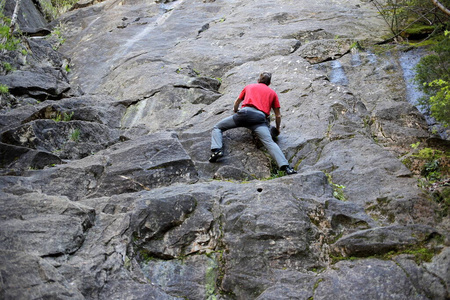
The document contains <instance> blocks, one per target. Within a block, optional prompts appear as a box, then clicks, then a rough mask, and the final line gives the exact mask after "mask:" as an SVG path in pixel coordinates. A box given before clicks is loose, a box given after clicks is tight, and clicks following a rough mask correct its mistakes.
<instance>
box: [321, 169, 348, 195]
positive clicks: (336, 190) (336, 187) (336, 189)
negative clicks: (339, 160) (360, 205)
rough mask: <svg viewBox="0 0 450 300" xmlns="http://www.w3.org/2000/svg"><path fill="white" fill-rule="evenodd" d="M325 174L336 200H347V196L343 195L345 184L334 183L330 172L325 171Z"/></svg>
mask: <svg viewBox="0 0 450 300" xmlns="http://www.w3.org/2000/svg"><path fill="white" fill-rule="evenodd" d="M325 175H326V176H327V179H328V183H329V184H330V185H331V187H332V188H333V197H334V198H336V199H338V200H341V201H347V198H345V195H344V189H345V186H344V185H340V184H336V183H334V182H333V180H332V177H331V174H329V173H325Z"/></svg>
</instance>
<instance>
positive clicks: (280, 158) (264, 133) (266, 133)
mask: <svg viewBox="0 0 450 300" xmlns="http://www.w3.org/2000/svg"><path fill="white" fill-rule="evenodd" d="M253 131H254V132H255V133H256V136H257V137H258V138H259V140H260V141H261V142H262V143H263V145H264V146H265V147H266V149H267V151H269V154H270V155H271V156H272V157H273V158H274V159H275V161H276V162H277V165H278V167H280V168H281V167H285V166H289V162H288V161H287V159H286V157H285V156H284V154H283V152H282V151H281V149H280V147H279V146H278V145H277V143H275V142H274V141H273V139H272V136H271V135H270V130H269V127H267V126H266V125H261V126H258V127H256V128H254V129H253Z"/></svg>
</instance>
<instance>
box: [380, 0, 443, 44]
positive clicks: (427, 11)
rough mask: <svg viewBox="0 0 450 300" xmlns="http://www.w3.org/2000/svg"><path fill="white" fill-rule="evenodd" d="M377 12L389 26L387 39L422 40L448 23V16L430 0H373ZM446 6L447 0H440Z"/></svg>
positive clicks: (438, 32)
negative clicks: (389, 34) (389, 33)
mask: <svg viewBox="0 0 450 300" xmlns="http://www.w3.org/2000/svg"><path fill="white" fill-rule="evenodd" d="M371 2H372V4H373V5H374V6H375V7H376V9H377V10H378V12H379V14H380V15H381V16H382V17H383V19H384V21H385V22H386V24H387V25H388V26H389V29H390V31H391V36H389V37H387V40H393V41H395V42H403V41H405V40H421V39H422V40H423V39H428V38H430V37H432V36H435V35H439V34H441V33H442V32H443V30H444V29H445V27H446V26H447V25H448V22H449V18H448V16H447V15H446V14H445V13H443V12H442V11H440V10H439V9H438V8H437V7H436V6H435V5H434V4H433V3H432V2H431V1H423V0H373V1H371ZM441 2H442V4H444V5H445V6H446V7H449V6H450V1H449V0H441Z"/></svg>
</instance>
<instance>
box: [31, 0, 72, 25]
mask: <svg viewBox="0 0 450 300" xmlns="http://www.w3.org/2000/svg"><path fill="white" fill-rule="evenodd" d="M77 2H78V0H39V4H40V5H41V7H42V9H43V11H44V14H45V17H46V18H47V19H48V20H49V21H53V20H55V19H56V18H57V17H59V16H60V15H62V14H63V13H65V12H66V11H68V10H69V9H70V8H71V7H72V6H73V5H74V4H75V3H77Z"/></svg>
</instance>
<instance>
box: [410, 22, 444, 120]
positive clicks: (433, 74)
mask: <svg viewBox="0 0 450 300" xmlns="http://www.w3.org/2000/svg"><path fill="white" fill-rule="evenodd" d="M431 50H432V51H433V52H434V53H433V54H431V55H427V56H425V57H422V59H421V60H420V62H419V63H418V64H417V66H416V76H415V82H416V83H417V84H418V87H419V89H420V90H421V91H422V92H424V94H425V95H426V96H425V97H423V98H422V99H421V100H420V106H422V107H423V108H425V109H429V111H430V114H431V116H432V117H434V118H435V119H436V120H437V121H438V122H440V123H442V125H443V126H445V127H447V126H449V125H450V33H449V31H446V32H445V38H444V39H442V40H441V41H440V42H439V43H438V44H436V45H435V46H433V47H432V48H431Z"/></svg>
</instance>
